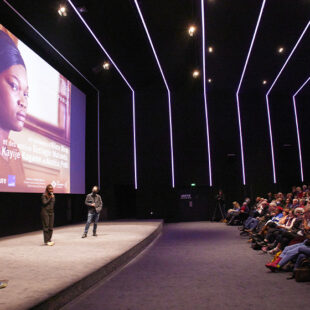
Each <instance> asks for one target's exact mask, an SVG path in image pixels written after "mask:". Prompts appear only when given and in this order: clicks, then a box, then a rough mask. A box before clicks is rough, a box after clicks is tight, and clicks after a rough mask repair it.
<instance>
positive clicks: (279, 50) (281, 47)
mask: <svg viewBox="0 0 310 310" xmlns="http://www.w3.org/2000/svg"><path fill="white" fill-rule="evenodd" d="M283 52H284V47H283V46H280V47H279V48H278V53H279V54H283Z"/></svg>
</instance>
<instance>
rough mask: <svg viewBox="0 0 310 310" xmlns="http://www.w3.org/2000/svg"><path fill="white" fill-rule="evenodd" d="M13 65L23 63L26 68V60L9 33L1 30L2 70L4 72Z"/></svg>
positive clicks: (0, 54)
mask: <svg viewBox="0 0 310 310" xmlns="http://www.w3.org/2000/svg"><path fill="white" fill-rule="evenodd" d="M13 65H22V66H24V67H25V68H26V66H25V63H24V60H23V58H22V56H21V54H20V51H19V50H18V48H17V46H16V45H15V43H14V41H13V40H12V39H11V38H10V36H9V35H8V34H6V33H5V32H3V31H0V72H3V71H5V70H7V69H8V68H10V67H11V66H13Z"/></svg>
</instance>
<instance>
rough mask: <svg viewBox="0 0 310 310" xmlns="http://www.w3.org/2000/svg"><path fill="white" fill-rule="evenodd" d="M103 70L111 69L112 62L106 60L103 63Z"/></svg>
mask: <svg viewBox="0 0 310 310" xmlns="http://www.w3.org/2000/svg"><path fill="white" fill-rule="evenodd" d="M102 68H103V70H110V63H109V62H108V61H105V62H104V63H103V65H102Z"/></svg>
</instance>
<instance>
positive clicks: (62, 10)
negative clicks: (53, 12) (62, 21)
mask: <svg viewBox="0 0 310 310" xmlns="http://www.w3.org/2000/svg"><path fill="white" fill-rule="evenodd" d="M58 14H59V15H60V16H67V8H66V6H65V5H61V6H60V7H59V9H58Z"/></svg>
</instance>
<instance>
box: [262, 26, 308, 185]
mask: <svg viewBox="0 0 310 310" xmlns="http://www.w3.org/2000/svg"><path fill="white" fill-rule="evenodd" d="M309 26H310V21H309V22H308V24H307V25H306V27H305V29H304V30H303V32H302V34H301V35H300V37H299V39H298V40H297V42H296V44H295V46H294V48H293V49H292V51H291V53H290V54H289V56H288V57H287V59H286V61H285V63H284V65H283V66H282V68H281V70H280V72H279V73H278V75H277V76H276V78H275V80H274V81H273V83H272V84H271V86H270V88H269V90H268V91H267V93H266V96H265V97H266V106H267V116H268V126H269V136H270V148H271V160H272V172H273V183H277V175H276V168H275V158H274V148H273V136H272V128H271V119H270V109H269V98H268V96H269V94H270V92H271V90H272V89H273V87H274V85H275V84H276V82H277V81H278V79H279V77H280V75H281V73H282V72H283V70H284V68H285V67H286V65H287V63H288V62H289V60H290V59H291V57H292V55H293V54H294V52H295V50H296V48H297V46H298V45H299V43H300V41H301V40H302V38H303V36H304V35H305V33H306V31H307V30H308V28H309Z"/></svg>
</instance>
